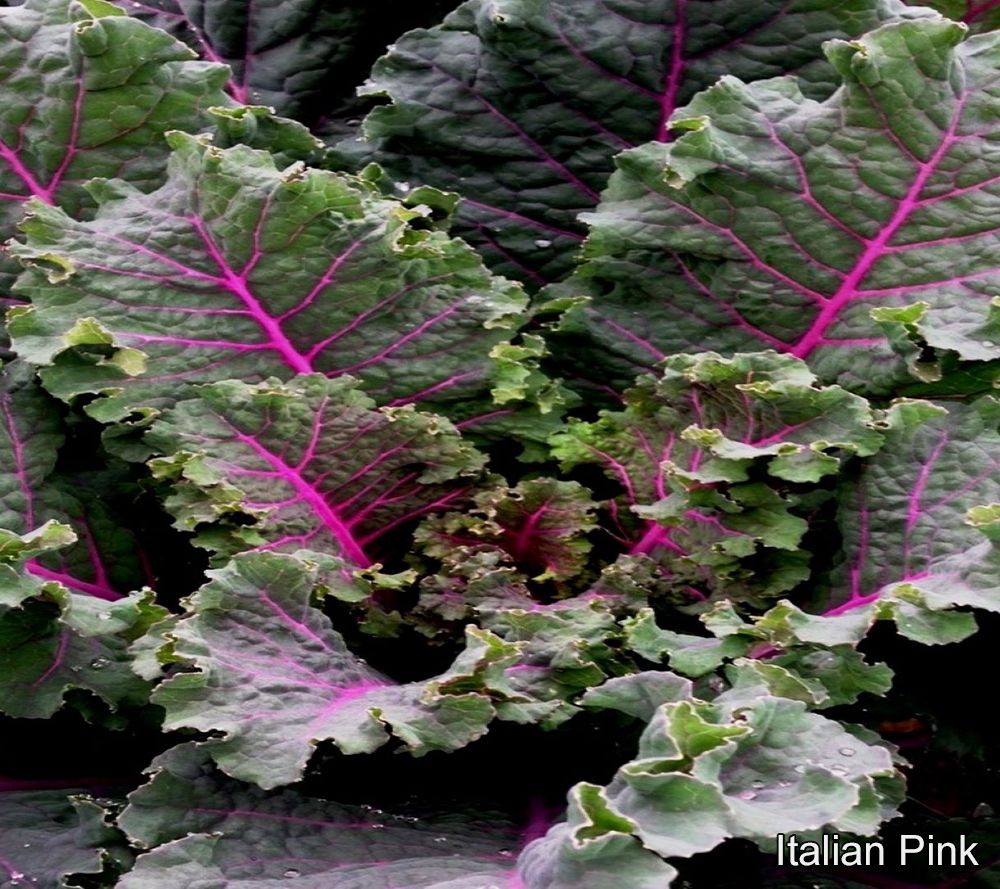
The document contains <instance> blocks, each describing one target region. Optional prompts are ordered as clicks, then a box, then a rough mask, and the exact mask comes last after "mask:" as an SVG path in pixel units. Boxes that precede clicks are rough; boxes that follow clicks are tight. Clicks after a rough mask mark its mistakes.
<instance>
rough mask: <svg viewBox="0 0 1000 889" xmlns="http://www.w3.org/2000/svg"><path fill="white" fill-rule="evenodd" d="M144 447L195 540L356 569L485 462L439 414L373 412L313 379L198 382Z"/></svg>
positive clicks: (362, 401) (459, 494) (458, 495)
mask: <svg viewBox="0 0 1000 889" xmlns="http://www.w3.org/2000/svg"><path fill="white" fill-rule="evenodd" d="M146 442H147V443H148V444H149V445H150V447H152V448H153V449H154V450H156V451H158V452H160V453H163V454H168V455H170V456H168V457H166V458H159V459H157V460H155V461H154V463H153V466H154V470H155V473H156V474H157V475H159V476H160V477H162V478H168V479H170V478H175V479H177V485H176V489H175V494H174V495H173V496H172V497H170V498H168V499H167V501H166V505H167V508H168V509H171V510H172V511H173V512H174V514H175V515H176V517H177V523H178V525H179V527H181V528H182V529H187V530H199V531H200V532H201V534H200V537H199V538H198V539H199V540H201V541H202V542H203V543H204V545H206V546H208V547H210V548H212V549H215V550H217V551H220V552H221V554H222V555H228V554H231V553H232V552H234V551H238V550H240V549H248V548H254V549H268V550H283V551H295V550H299V549H310V550H314V551H316V552H324V553H329V554H331V555H335V556H340V557H342V558H343V559H344V560H345V561H346V562H347V563H348V564H351V565H354V566H357V567H367V566H369V565H370V564H371V563H372V555H371V553H372V552H375V551H377V550H378V547H379V542H380V541H381V540H382V539H383V538H384V537H385V536H387V535H389V534H390V532H391V531H393V530H394V529H396V528H398V527H400V526H405V525H406V524H407V523H409V522H412V521H414V520H416V519H417V518H418V517H420V516H421V515H423V514H426V513H427V512H431V511H433V510H435V509H444V508H446V507H447V506H448V505H449V504H451V503H453V502H456V501H457V502H461V500H462V499H463V497H465V496H466V495H467V491H468V489H469V488H470V486H471V485H472V484H473V483H474V481H475V480H476V477H477V476H478V475H480V474H481V471H482V467H483V462H484V459H483V457H482V455H480V454H479V453H477V452H476V451H475V449H474V448H472V447H471V446H470V445H469V444H467V443H466V442H464V441H463V440H462V438H461V436H460V435H459V434H458V432H457V430H456V429H455V427H454V426H452V424H451V423H449V422H448V421H447V420H445V419H443V418H442V417H438V416H435V415H433V414H428V413H422V412H418V411H415V410H413V409H412V407H411V406H407V407H402V408H378V409H376V408H375V405H374V402H373V401H372V400H371V399H370V398H369V397H368V396H367V395H365V394H364V393H362V392H360V391H359V390H358V388H357V386H356V381H354V380H352V379H350V378H349V377H340V378H338V379H333V380H331V379H327V378H326V377H323V376H320V375H316V374H314V375H310V376H300V377H295V378H293V379H292V380H291V381H290V382H288V383H286V384H282V383H279V382H278V381H276V380H271V381H267V382H263V383H260V384H257V385H255V386H251V385H248V384H246V383H242V382H238V381H235V380H230V381H228V382H221V383H215V384H212V385H208V386H204V387H202V388H201V389H200V390H199V394H198V397H197V398H194V399H191V400H188V401H183V402H181V403H180V404H178V405H177V407H175V408H174V409H173V410H171V411H169V412H168V413H167V414H166V415H165V416H164V417H163V418H162V419H161V420H159V421H158V422H157V423H156V424H155V425H154V427H153V429H152V430H151V431H150V432H149V433H148V434H147V435H146ZM234 514H235V516H236V517H237V520H234V519H232V516H233V515H234ZM248 515H249V516H253V517H254V520H253V521H252V522H251V523H250V524H247V523H246V518H247V516H248ZM227 519H228V521H227ZM213 522H214V523H216V524H214V525H210V524H209V523H213ZM394 555H395V554H394V553H393V552H391V551H390V552H388V553H387V557H390V558H391V557H394Z"/></svg>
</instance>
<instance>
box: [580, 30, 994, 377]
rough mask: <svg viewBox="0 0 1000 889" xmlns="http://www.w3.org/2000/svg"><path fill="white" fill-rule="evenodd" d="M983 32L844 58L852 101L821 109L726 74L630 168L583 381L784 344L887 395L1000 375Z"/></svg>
mask: <svg viewBox="0 0 1000 889" xmlns="http://www.w3.org/2000/svg"><path fill="white" fill-rule="evenodd" d="M966 35H967V31H966V29H965V28H964V27H963V26H962V25H960V24H956V23H954V22H950V21H948V20H947V19H936V20H935V19H925V20H917V21H908V22H898V23H893V24H888V25H885V26H883V27H881V28H879V29H878V30H876V31H873V32H872V33H870V34H867V35H865V36H864V37H862V38H860V39H858V40H855V41H852V42H843V41H833V42H832V43H830V44H828V45H827V54H828V56H829V58H830V60H831V61H832V63H833V64H834V66H835V67H836V69H837V72H838V74H839V76H840V77H841V78H842V80H843V87H842V88H841V89H840V90H838V91H837V92H836V93H835V94H834V95H833V96H832V97H831V98H829V99H828V100H826V101H824V102H820V103H816V102H814V101H811V100H809V99H807V98H804V97H803V96H802V95H801V93H800V91H799V88H798V85H797V84H796V82H795V81H794V80H792V79H780V80H772V81H767V82H762V83H756V84H750V85H746V84H744V83H742V82H741V81H739V80H737V79H736V78H734V77H725V78H723V79H722V80H721V81H720V83H719V84H718V85H716V86H714V87H712V88H710V89H708V90H706V91H705V92H704V93H701V94H700V95H699V96H697V97H695V98H694V99H693V100H692V101H691V103H690V104H689V105H688V106H687V107H686V108H685V109H683V110H682V111H680V112H678V114H677V116H676V117H675V119H674V125H673V126H674V132H675V133H676V134H677V135H678V137H679V138H678V139H677V140H676V141H675V142H674V143H672V144H670V145H661V144H648V145H645V146H643V147H641V148H638V149H636V150H634V151H630V152H626V153H625V154H623V155H621V156H620V157H619V159H618V165H619V171H618V172H617V173H616V174H615V176H614V177H613V178H612V181H611V185H610V187H609V189H608V191H607V192H606V193H605V195H604V200H603V202H602V204H601V206H600V208H599V209H598V210H597V212H595V213H594V214H592V215H590V216H589V217H588V220H589V222H590V224H591V226H592V229H591V236H590V239H589V241H588V244H587V246H586V249H585V254H586V259H587V261H586V263H585V264H584V266H583V268H582V269H581V271H580V273H579V276H578V277H577V278H575V279H574V280H572V281H570V282H568V283H567V284H566V285H565V289H566V291H567V292H570V293H586V294H589V296H590V297H591V302H590V304H589V305H587V306H586V307H584V308H582V309H578V310H577V311H576V312H574V313H573V319H572V320H571V321H569V322H567V324H566V332H567V334H570V333H573V334H574V335H584V336H585V337H587V338H589V339H590V341H591V344H592V347H591V348H587V347H586V346H582V344H581V343H580V342H579V341H578V340H575V339H570V340H569V342H568V343H567V345H570V344H572V347H573V353H572V355H570V354H569V353H567V358H568V359H570V360H572V361H573V362H574V363H575V364H576V366H577V368H578V370H579V372H580V374H581V375H582V376H585V377H587V378H589V379H592V380H593V379H598V380H601V381H602V382H603V381H605V380H606V376H607V375H608V373H609V372H610V373H611V374H613V375H614V376H615V377H616V378H618V379H627V378H628V377H629V376H630V375H632V374H633V373H635V371H636V369H637V368H642V367H648V366H651V365H652V364H654V363H655V362H656V361H658V360H659V359H660V358H662V357H663V355H664V354H670V353H673V352H676V351H690V350H695V349H715V350H718V351H721V352H723V353H729V352H734V351H744V350H749V349H755V348H761V347H765V346H766V347H769V348H773V349H777V350H779V351H781V352H784V353H788V354H792V355H795V356H798V357H800V358H804V359H807V360H808V361H809V363H810V365H811V366H812V367H813V368H814V369H815V370H816V372H817V373H818V374H819V375H820V377H821V378H822V379H824V380H827V381H831V382H833V381H837V382H840V383H841V384H843V385H845V386H847V387H848V388H850V389H853V390H856V391H866V392H872V393H885V392H887V391H891V390H892V389H893V387H896V386H898V385H899V384H901V383H904V382H906V381H907V380H908V379H909V373H910V372H913V373H916V374H918V375H919V376H920V377H921V378H923V379H933V378H935V377H936V376H938V375H939V374H940V373H941V370H940V364H941V359H942V357H943V356H949V357H950V359H954V358H955V357H956V356H957V357H958V358H960V359H964V360H970V361H983V360H995V359H997V358H1000V346H997V345H996V342H997V335H996V325H997V320H996V311H997V309H996V306H995V305H994V294H995V291H996V286H997V280H998V277H997V264H996V261H995V250H994V247H995V243H996V227H995V225H994V213H993V206H994V204H995V203H996V201H997V197H996V195H997V180H996V177H995V176H994V175H993V174H992V173H991V170H992V166H993V165H994V163H995V153H996V150H995V140H996V132H997V131H996V126H995V121H996V120H998V119H1000V116H998V115H1000V98H998V96H997V93H996V90H995V89H994V84H995V79H996V68H997V64H998V61H1000V35H998V34H996V33H992V32H991V33H987V34H982V35H979V36H976V37H968V38H967V36H966ZM588 362H590V363H592V365H593V366H596V367H600V368H601V371H602V373H601V374H600V375H598V374H595V373H594V371H593V369H592V367H588V366H587V365H588ZM955 383H956V385H960V383H961V380H956V381H955Z"/></svg>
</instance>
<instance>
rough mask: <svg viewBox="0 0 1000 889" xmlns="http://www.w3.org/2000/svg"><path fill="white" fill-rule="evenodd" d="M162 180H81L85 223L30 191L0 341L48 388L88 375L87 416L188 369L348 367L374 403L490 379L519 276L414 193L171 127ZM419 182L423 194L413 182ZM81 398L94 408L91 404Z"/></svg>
mask: <svg viewBox="0 0 1000 889" xmlns="http://www.w3.org/2000/svg"><path fill="white" fill-rule="evenodd" d="M169 141H170V142H171V143H172V145H173V146H174V148H175V153H174V155H173V157H172V159H171V163H170V171H169V176H168V179H167V182H166V184H165V185H164V186H163V187H162V188H160V189H158V190H157V191H155V192H152V193H151V194H148V195H147V194H142V193H140V192H137V191H136V190H134V189H133V188H131V187H129V186H128V185H126V184H125V183H123V182H120V181H117V180H115V181H110V182H108V181H105V182H100V183H97V184H95V185H94V186H93V191H94V193H95V195H97V197H98V199H99V201H100V204H101V207H100V210H99V212H98V214H97V217H96V218H95V219H94V221H92V222H79V221H74V220H73V219H72V218H70V217H69V216H68V215H67V214H66V213H64V212H63V211H62V210H60V209H57V208H54V207H49V206H46V205H43V204H41V203H39V202H37V201H36V202H33V203H32V204H30V205H29V211H30V212H29V215H28V218H27V219H26V220H25V221H24V223H23V224H22V230H23V231H24V233H25V236H26V243H23V244H15V245H13V246H12V247H11V251H12V252H13V253H14V255H16V256H17V257H18V258H20V259H21V260H22V261H23V262H25V263H26V264H28V265H29V268H28V270H27V271H26V272H25V274H24V275H23V277H22V278H21V279H20V281H19V282H18V285H17V290H18V293H20V294H21V295H22V296H24V297H26V298H29V299H30V300H31V302H32V305H31V307H30V308H18V309H16V310H15V315H14V317H13V318H12V320H11V323H10V332H11V337H12V339H13V341H14V344H15V345H14V347H15V349H16V350H17V351H19V352H20V353H21V354H22V355H23V356H24V357H26V358H28V359H29V360H30V361H32V362H33V363H35V364H40V365H52V366H49V367H47V368H46V369H44V370H43V371H42V378H43V381H44V382H45V384H46V385H47V386H48V388H49V389H50V390H51V391H52V392H53V393H54V394H56V395H58V396H59V397H62V398H67V399H68V398H72V397H73V396H75V395H78V394H81V393H85V392H103V393H106V394H108V396H109V397H108V399H106V400H104V401H103V402H98V405H99V406H100V407H99V411H100V414H101V416H103V417H118V416H121V415H122V414H123V413H124V412H126V411H128V410H129V409H131V408H134V407H136V406H144V405H150V404H152V405H163V404H165V403H169V402H171V401H173V400H175V399H176V398H178V397H179V396H181V395H182V394H183V393H184V391H185V388H186V387H187V386H188V385H192V384H196V383H206V382H211V381H215V380H221V379H228V378H238V379H242V380H244V381H252V380H255V379H261V378H263V377H268V376H272V375H275V374H280V375H282V376H284V377H288V376H290V375H292V374H294V373H307V372H312V371H316V372H320V373H324V374H326V375H327V376H338V375H341V374H348V373H349V374H354V375H356V376H358V377H360V378H361V380H362V382H363V383H364V385H365V388H366V389H367V390H368V391H369V392H370V393H371V394H372V395H373V396H375V397H376V398H377V400H379V401H380V402H383V403H385V402H390V403H397V402H400V403H401V402H410V401H418V400H419V401H424V400H426V401H447V400H450V399H456V398H461V397H469V396H470V395H472V394H475V393H480V392H485V391H486V390H488V389H489V387H490V379H491V374H492V372H493V361H492V359H491V357H490V350H491V348H492V347H493V346H495V345H497V344H499V343H502V342H503V341H505V340H507V339H509V337H510V335H511V330H510V329H511V328H512V327H514V326H516V325H517V324H518V323H519V321H518V318H517V316H518V313H519V312H520V311H521V310H522V308H523V306H524V298H523V296H522V295H521V293H520V292H519V288H518V287H516V286H515V285H512V284H510V282H507V281H505V280H503V279H500V278H493V277H491V276H490V275H489V274H487V273H486V271H485V270H484V269H483V267H482V264H481V263H480V261H479V259H478V257H477V256H476V254H475V253H474V252H473V251H472V250H471V249H470V248H469V247H468V246H466V245H465V244H462V243H461V242H459V241H457V240H452V239H449V238H448V237H447V236H446V235H444V234H443V233H441V232H439V231H433V230H428V229H427V228H426V225H427V223H428V217H429V216H430V215H431V213H432V210H431V208H430V207H429V206H427V205H426V204H419V205H417V206H416V207H414V208H412V209H408V208H406V207H404V206H403V205H402V204H400V203H398V202H396V201H394V200H390V199H386V198H383V197H382V195H381V194H380V192H379V191H378V189H377V188H376V186H375V185H374V184H372V183H371V182H369V181H367V180H365V179H357V178H353V177H348V176H344V175H339V174H335V173H328V172H324V171H319V170H305V169H302V168H301V167H299V166H293V167H290V168H288V169H285V170H278V169H277V168H276V167H275V164H274V160H273V158H272V157H271V156H270V155H268V154H266V153H264V152H261V151H256V150H253V149H250V148H246V147H242V146H237V147H234V148H229V149H225V150H220V149H218V148H214V147H212V146H211V145H209V144H207V142H206V140H204V139H199V138H196V137H193V136H189V135H184V134H181V133H173V134H171V136H170V137H169ZM424 197H426V198H427V199H428V200H434V199H436V197H440V196H435V195H432V194H430V193H429V192H426V191H425V192H424ZM91 410H92V411H93V410H98V408H97V407H94V406H92V407H91Z"/></svg>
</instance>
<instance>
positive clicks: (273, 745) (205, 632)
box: [153, 553, 528, 789]
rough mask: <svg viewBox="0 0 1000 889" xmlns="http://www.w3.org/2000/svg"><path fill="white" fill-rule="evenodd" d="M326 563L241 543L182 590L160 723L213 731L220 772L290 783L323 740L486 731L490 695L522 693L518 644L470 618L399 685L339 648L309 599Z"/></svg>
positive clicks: (435, 744) (426, 738)
mask: <svg viewBox="0 0 1000 889" xmlns="http://www.w3.org/2000/svg"><path fill="white" fill-rule="evenodd" d="M327 570H328V568H327V567H326V566H324V567H321V566H320V565H319V564H317V562H316V561H314V560H312V559H310V554H309V553H302V554H300V555H299V556H298V557H294V556H287V555H280V554H276V553H245V554H242V555H238V556H236V557H235V558H234V559H233V560H232V561H231V562H230V563H229V565H227V566H226V567H225V568H223V569H220V570H218V571H213V572H210V576H211V578H212V579H211V581H210V582H209V583H208V584H207V585H206V586H204V587H202V588H201V590H199V591H198V592H197V593H196V594H195V595H194V596H192V597H191V598H190V599H189V600H187V605H188V608H189V609H190V611H189V614H188V615H187V616H186V617H185V618H184V619H182V620H181V621H179V622H178V623H177V624H176V625H175V626H173V627H171V628H170V629H169V630H168V631H167V633H166V637H167V639H168V640H169V641H168V646H167V648H165V649H164V651H163V654H164V655H165V656H167V657H169V658H170V659H173V660H175V661H177V662H178V663H180V664H182V665H187V666H188V667H189V668H190V669H191V671H192V672H183V673H176V674H174V675H173V676H171V677H170V678H169V679H167V680H166V681H165V682H163V683H162V684H161V685H160V686H159V687H158V688H157V689H156V691H155V692H154V695H153V700H154V702H155V703H158V704H160V705H161V706H162V707H163V708H164V709H165V710H166V720H165V722H164V727H165V728H166V729H168V730H171V729H178V728H194V729H198V730H200V731H206V732H217V733H219V734H220V735H221V736H222V738H221V739H220V740H218V741H212V742H211V744H210V748H211V751H212V756H213V757H214V759H215V761H216V762H217V763H218V764H219V766H220V768H222V770H223V771H224V772H226V774H228V775H231V776H232V777H235V778H239V779H241V780H245V781H252V782H254V783H256V784H258V785H259V786H261V787H263V788H265V789H269V788H274V787H278V786H281V785H283V784H290V783H293V782H294V781H297V780H298V779H299V778H300V777H301V776H302V771H303V769H304V767H305V765H306V763H307V761H308V760H309V757H310V755H311V754H312V752H313V750H314V749H315V746H316V744H317V743H319V742H320V741H325V740H330V741H333V742H334V743H335V744H336V745H337V746H338V747H339V748H340V749H341V750H342V751H344V752H345V753H367V752H371V751H372V750H375V749H377V748H379V747H381V746H382V745H383V744H385V743H386V742H387V741H388V740H389V737H390V735H392V736H394V737H395V738H397V739H399V740H400V741H402V742H403V743H404V744H405V745H406V747H408V748H409V749H410V750H412V751H413V752H414V753H417V754H421V753H426V752H427V751H430V750H455V749H457V748H459V747H462V746H464V745H466V744H468V743H470V742H471V741H473V740H475V739H476V738H478V737H480V736H481V735H483V734H484V733H485V732H486V727H487V725H488V723H489V722H490V721H491V720H492V719H493V717H494V716H495V713H496V711H495V708H494V703H493V700H494V698H496V699H497V700H498V701H504V700H506V699H507V698H512V699H515V700H519V699H520V700H525V701H527V700H528V699H527V698H521V697H520V696H518V695H516V694H514V693H513V691H512V690H510V689H509V687H508V686H507V684H506V680H505V678H504V670H505V669H506V667H508V666H510V665H511V664H513V663H514V662H515V661H516V660H517V658H518V654H519V651H518V647H517V646H515V645H510V644H507V643H504V642H503V641H501V640H500V639H498V638H497V637H496V636H494V635H492V634H491V633H488V632H486V631H482V630H478V629H476V628H471V627H470V628H469V629H468V630H467V647H466V650H465V651H464V652H463V653H462V654H460V655H459V657H458V659H457V660H456V661H455V663H454V664H453V665H452V666H451V667H450V668H449V669H448V670H447V671H446V672H445V673H443V674H441V675H440V676H437V677H435V678H434V679H431V680H428V681H426V682H414V683H409V684H405V685H400V684H397V683H395V682H394V681H392V680H391V679H390V678H389V677H387V676H385V675H383V674H381V673H379V672H378V671H376V670H374V669H372V668H371V667H369V666H368V665H367V664H366V663H365V662H364V661H362V660H361V659H360V658H358V657H356V656H355V655H354V654H352V653H351V651H350V650H349V649H348V648H347V646H346V644H345V642H344V640H343V638H342V637H341V636H340V634H339V633H337V632H336V631H335V630H334V629H333V627H332V625H331V624H330V621H329V619H328V618H327V617H326V616H325V615H324V614H323V613H322V612H321V611H319V610H318V609H317V608H315V607H313V605H312V597H313V595H314V593H316V591H317V587H321V586H322V585H323V581H324V576H325V571H327Z"/></svg>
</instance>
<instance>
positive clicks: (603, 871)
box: [521, 682, 895, 889]
mask: <svg viewBox="0 0 1000 889" xmlns="http://www.w3.org/2000/svg"><path fill="white" fill-rule="evenodd" d="M657 685H658V688H659V690H660V691H661V692H662V691H663V690H664V689H665V690H666V692H667V694H668V695H669V697H670V698H672V699H673V701H672V702H671V703H666V704H663V705H662V706H660V707H659V708H658V709H657V710H656V712H655V714H654V716H653V718H652V720H651V721H650V723H649V725H648V726H647V728H646V730H645V731H644V732H643V735H642V738H641V740H640V742H639V751H638V755H637V757H636V758H635V759H634V760H633V761H632V762H630V763H628V764H627V765H625V766H623V767H622V768H621V769H620V770H619V771H618V774H617V775H616V777H615V778H614V780H613V781H612V782H611V784H610V785H608V786H607V787H600V786H598V785H595V784H580V785H577V786H576V787H575V788H574V789H573V790H572V791H571V793H570V808H569V815H568V820H567V822H566V823H565V824H560V825H557V826H556V827H554V828H553V829H552V830H550V832H549V834H548V836H547V837H545V838H544V839H541V840H538V841H537V842H535V843H534V844H532V845H531V846H529V847H528V848H527V849H526V850H525V853H524V854H523V856H522V862H521V869H522V874H523V876H524V882H525V885H526V886H527V887H528V889H563V887H566V889H568V887H569V886H571V885H574V880H581V879H588V878H589V875H590V874H591V873H593V874H594V875H595V877H596V879H597V882H595V883H594V884H593V885H594V886H597V887H601V889H604V887H608V889H610V887H612V886H613V885H615V884H614V883H613V882H612V880H613V875H614V873H615V871H616V870H617V872H618V873H620V874H621V873H624V874H628V875H629V876H630V877H632V878H633V879H634V880H635V883H634V885H639V886H649V887H652V886H655V885H669V882H668V881H669V879H670V878H671V875H672V869H671V868H669V867H668V865H666V864H665V863H664V862H663V861H662V859H663V858H687V857H690V856H691V855H694V854H697V853H699V852H705V851H708V850H709V849H712V848H714V847H715V846H717V845H718V844H719V843H721V842H722V841H723V840H724V839H727V838H729V837H743V838H747V839H754V840H759V841H766V840H768V839H769V838H770V837H773V836H774V835H775V834H776V833H790V832H806V831H813V830H816V829H818V828H820V827H823V826H831V827H834V828H840V829H845V830H852V831H856V832H860V833H872V832H874V831H875V829H876V828H877V826H878V824H879V822H880V821H881V820H882V818H883V817H885V814H886V813H885V812H883V811H882V806H883V805H884V804H885V802H887V799H886V798H885V797H884V794H885V793H886V792H887V791H888V793H889V794H890V795H891V794H892V793H893V791H891V790H889V788H888V787H884V786H883V785H882V784H881V783H880V782H884V781H885V780H886V779H891V780H894V779H893V776H894V774H895V772H894V767H893V764H892V758H891V755H890V752H889V750H887V749H886V748H884V747H882V746H878V745H872V744H869V743H866V742H865V741H864V740H862V739H861V738H859V737H856V736H855V734H852V733H849V732H848V731H846V730H845V728H844V727H843V726H841V725H840V724H839V723H837V722H834V721H833V720H830V719H826V718H825V717H823V716H820V715H818V714H815V713H810V712H808V710H807V708H806V704H805V703H804V702H802V701H796V700H790V699H788V698H785V697H778V696H775V695H772V694H769V693H767V691H766V690H765V689H763V688H761V687H760V686H759V685H754V684H750V685H744V686H742V687H741V686H739V685H737V686H736V687H734V688H733V689H732V690H730V691H729V692H726V693H725V694H723V695H720V696H719V697H718V698H716V700H715V701H714V702H712V703H706V702H704V701H700V700H697V699H694V698H690V699H688V700H684V699H680V700H678V699H677V698H678V697H679V696H680V695H683V687H681V688H678V687H676V686H666V687H664V686H663V684H662V683H661V682H660V683H658V684H657ZM616 691H617V695H622V696H623V697H624V702H623V709H626V710H627V711H628V710H631V709H632V708H633V707H634V701H633V698H632V693H631V691H630V690H624V689H620V690H616ZM617 695H616V694H614V693H613V694H609V695H608V697H609V698H610V699H611V700H610V701H608V703H607V704H606V705H613V701H614V697H615V696H617ZM656 879H659V880H660V881H661V882H660V883H659V884H657V883H656V882H655V880H656ZM587 885H590V883H588V884H587ZM619 885H620V884H619ZM629 885H630V886H631V885H633V883H632V882H630V883H629Z"/></svg>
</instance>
